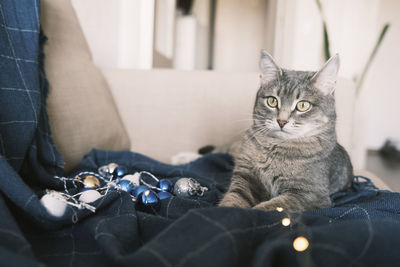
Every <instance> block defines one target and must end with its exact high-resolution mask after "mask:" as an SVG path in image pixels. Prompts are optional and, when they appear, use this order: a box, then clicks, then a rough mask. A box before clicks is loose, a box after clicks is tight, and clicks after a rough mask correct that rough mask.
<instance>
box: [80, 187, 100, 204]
mask: <svg viewBox="0 0 400 267" xmlns="http://www.w3.org/2000/svg"><path fill="white" fill-rule="evenodd" d="M101 197H102V195H101V194H100V193H99V192H97V191H96V190H86V191H83V192H82V194H81V195H80V197H79V200H80V201H82V202H85V203H92V202H95V201H96V200H98V199H99V198H101Z"/></svg>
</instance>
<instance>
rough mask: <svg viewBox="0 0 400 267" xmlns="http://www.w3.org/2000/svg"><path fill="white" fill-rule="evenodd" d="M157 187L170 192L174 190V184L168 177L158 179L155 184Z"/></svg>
mask: <svg viewBox="0 0 400 267" xmlns="http://www.w3.org/2000/svg"><path fill="white" fill-rule="evenodd" d="M157 187H158V188H159V189H161V191H167V192H170V193H172V191H174V185H173V184H172V182H171V181H170V180H168V179H160V181H159V182H158V184H157Z"/></svg>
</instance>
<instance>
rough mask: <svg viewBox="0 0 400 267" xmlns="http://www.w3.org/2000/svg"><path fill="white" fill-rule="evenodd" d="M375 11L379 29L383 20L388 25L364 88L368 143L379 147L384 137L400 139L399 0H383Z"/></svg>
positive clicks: (375, 147) (373, 146)
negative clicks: (376, 11)
mask: <svg viewBox="0 0 400 267" xmlns="http://www.w3.org/2000/svg"><path fill="white" fill-rule="evenodd" d="M378 11H379V13H378V25H379V29H380V27H381V26H382V25H383V24H384V23H386V22H390V23H391V27H390V29H389V31H388V32H387V34H386V38H385V40H384V42H383V43H382V46H381V49H380V51H379V52H378V54H377V56H376V58H375V61H374V63H373V65H372V66H371V68H370V70H369V74H368V76H367V79H366V80H365V87H364V92H363V95H364V99H365V103H364V105H365V108H366V110H367V111H368V124H367V127H366V132H367V144H368V147H370V148H373V149H378V148H379V147H381V146H382V144H383V142H384V140H385V139H386V138H387V137H389V138H394V139H397V140H400V122H399V121H400V109H399V99H400V86H399V84H400V83H399V81H398V79H399V77H400V1H398V0H382V1H380V7H379V9H378ZM375 38H377V36H375Z"/></svg>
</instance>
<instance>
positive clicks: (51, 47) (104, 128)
mask: <svg viewBox="0 0 400 267" xmlns="http://www.w3.org/2000/svg"><path fill="white" fill-rule="evenodd" d="M41 22H42V27H43V29H44V32H45V34H46V35H47V37H48V41H47V44H46V45H45V54H46V56H45V70H46V74H47V78H48V80H49V83H50V92H49V97H48V100H47V110H48V114H49V118H50V126H51V130H52V134H53V138H54V141H55V144H56V146H57V147H58V149H59V150H60V152H61V153H62V155H63V156H64V158H65V170H66V171H69V170H71V169H72V168H73V167H75V166H76V165H77V164H78V163H79V162H80V161H81V160H82V157H83V156H84V155H85V154H86V153H88V152H89V151H90V150H91V149H93V148H98V149H107V150H124V149H129V148H130V141H129V138H128V135H127V133H126V131H125V128H124V126H123V124H122V121H121V119H120V116H119V114H118V111H117V108H116V106H115V103H114V101H113V97H112V95H111V92H110V90H109V88H108V85H107V83H106V81H105V80H104V78H103V76H102V73H101V72H100V71H99V69H97V68H96V67H95V66H94V64H93V63H92V60H91V54H90V51H89V48H88V45H87V43H86V40H85V38H84V36H83V32H82V29H81V27H80V25H79V22H78V18H77V16H76V14H75V10H74V9H73V7H72V4H71V1H70V0H44V1H42V15H41Z"/></svg>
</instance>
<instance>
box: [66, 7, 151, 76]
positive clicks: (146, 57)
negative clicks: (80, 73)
mask: <svg viewBox="0 0 400 267" xmlns="http://www.w3.org/2000/svg"><path fill="white" fill-rule="evenodd" d="M72 4H73V6H74V8H75V11H76V13H77V15H78V18H79V21H80V23H81V26H82V29H83V32H84V34H85V37H86V40H87V42H88V44H89V47H90V50H91V52H92V56H93V61H94V62H95V63H96V65H98V66H100V67H103V68H106V67H114V68H142V69H149V68H151V66H152V55H153V23H154V0H113V1H110V0H72Z"/></svg>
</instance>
